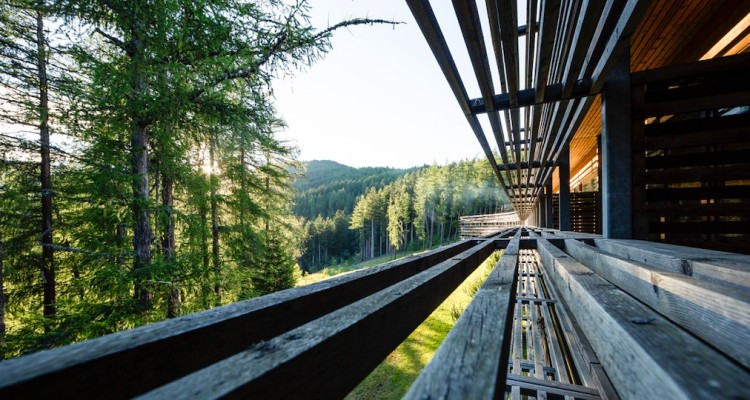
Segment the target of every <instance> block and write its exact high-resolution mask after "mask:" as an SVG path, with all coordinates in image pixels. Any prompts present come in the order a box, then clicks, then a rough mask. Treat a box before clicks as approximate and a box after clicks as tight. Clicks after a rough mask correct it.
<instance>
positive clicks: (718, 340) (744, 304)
mask: <svg viewBox="0 0 750 400" xmlns="http://www.w3.org/2000/svg"><path fill="white" fill-rule="evenodd" d="M565 250H566V251H567V252H568V254H570V255H572V256H573V257H574V258H575V259H577V260H578V261H579V262H580V263H582V264H583V265H585V266H586V267H588V268H589V269H591V270H592V271H594V272H595V273H596V274H598V275H599V276H601V277H602V278H604V279H606V280H608V281H609V282H610V283H612V284H614V285H615V286H617V287H619V288H620V289H622V290H624V291H626V292H627V293H629V294H631V295H632V296H633V297H635V298H637V299H638V300H640V301H641V302H643V303H645V304H647V305H649V306H650V307H651V308H653V309H654V310H656V311H658V312H659V313H660V314H662V315H664V316H665V317H667V318H669V319H670V320H672V321H673V322H675V323H676V324H678V325H680V326H681V327H682V328H684V329H686V330H687V331H689V332H691V333H693V334H694V335H696V336H698V337H700V338H701V339H703V340H705V341H706V342H708V343H710V344H711V345H713V346H714V347H716V348H717V349H719V350H721V351H723V352H724V353H726V354H727V355H728V356H729V357H731V358H733V359H734V360H736V361H737V362H739V363H740V364H742V365H744V366H745V367H748V368H750V347H748V346H747V344H748V343H750V294H748V293H746V292H743V291H739V290H733V289H729V288H726V287H724V286H719V285H716V284H713V283H709V282H704V281H701V280H698V279H693V278H690V277H687V276H685V275H683V274H681V273H673V272H666V271H662V270H659V269H656V268H653V267H651V266H649V265H647V264H644V263H641V262H637V261H633V260H627V259H624V258H620V257H617V256H615V255H613V254H609V253H607V252H604V251H602V250H599V249H597V248H595V247H593V246H590V245H587V244H585V243H581V242H579V241H577V240H573V239H566V240H565Z"/></svg>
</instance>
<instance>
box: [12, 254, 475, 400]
mask: <svg viewBox="0 0 750 400" xmlns="http://www.w3.org/2000/svg"><path fill="white" fill-rule="evenodd" d="M474 243H475V242H474V241H471V240H466V241H462V242H459V243H457V244H455V245H451V246H447V247H443V248H440V249H437V250H435V251H433V252H430V253H428V254H426V255H425V257H410V258H406V259H403V260H399V261H396V262H392V263H386V264H383V265H379V266H376V267H373V268H368V269H363V270H360V271H357V272H354V273H352V274H348V275H346V276H341V277H336V278H332V279H329V280H326V281H323V282H318V283H315V284H312V285H307V286H303V287H299V288H294V289H290V290H285V291H282V292H277V293H274V294H270V295H268V296H263V297H259V298H255V299H250V300H246V301H242V302H237V303H234V304H230V305H226V306H223V307H217V308H214V309H211V310H206V311H202V312H199V313H195V314H190V315H187V316H184V317H181V318H176V319H172V320H167V321H161V322H157V323H153V324H150V325H146V326H142V327H139V328H135V329H130V330H127V331H123V332H118V333H114V334H112V335H108V336H104V337H100V338H96V339H92V340H89V341H86V342H83V343H77V344H73V345H70V346H65V347H61V348H58V349H54V350H48V351H43V352H39V353H34V354H31V355H28V356H25V357H22V358H17V359H12V360H6V361H4V362H2V363H0V398H29V397H32V398H33V397H36V398H75V397H80V396H81V393H86V394H87V395H88V396H92V397H100V398H103V397H107V398H111V397H121V398H129V397H133V396H136V395H138V394H140V393H144V392H146V391H147V390H150V389H153V388H155V387H157V386H160V385H163V384H165V383H167V382H169V381H172V380H174V379H177V378H179V377H181V376H183V375H186V374H188V373H191V372H193V371H196V370H198V369H200V368H203V367H205V366H207V365H210V364H212V363H215V362H217V361H219V360H221V359H224V358H226V357H229V356H231V355H233V354H235V353H237V352H239V351H242V350H244V349H247V347H248V346H250V345H252V344H253V343H257V342H259V341H262V340H267V339H270V338H272V337H274V336H276V335H278V334H280V333H282V332H285V331H287V330H289V329H292V328H293V327H295V326H298V325H302V324H304V323H306V322H309V321H312V320H314V319H316V318H318V317H320V316H322V315H325V314H327V313H329V312H331V311H333V310H336V309H338V308H339V307H342V306H344V305H346V304H350V303H353V302H355V301H358V300H360V299H362V298H364V297H366V296H368V295H370V294H372V293H375V292H377V291H378V290H381V289H383V288H386V287H388V286H390V285H393V284H395V283H397V282H399V281H401V280H404V279H406V278H408V277H411V276H413V275H415V274H417V273H419V272H421V271H424V270H426V269H427V268H429V267H430V266H432V265H434V264H435V263H437V262H441V261H444V260H447V259H449V258H450V257H454V256H457V255H458V254H461V253H462V252H464V251H466V250H467V249H469V248H470V247H472V245H473V244H474ZM282 313H283V315H284V318H279V317H278V316H279V315H280V314H282Z"/></svg>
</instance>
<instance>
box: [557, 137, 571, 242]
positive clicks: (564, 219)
mask: <svg viewBox="0 0 750 400" xmlns="http://www.w3.org/2000/svg"><path fill="white" fill-rule="evenodd" d="M557 171H558V178H559V182H560V221H559V226H560V230H561V231H569V230H570V148H569V147H568V146H564V147H563V150H562V152H561V153H560V156H559V158H558V163H557Z"/></svg>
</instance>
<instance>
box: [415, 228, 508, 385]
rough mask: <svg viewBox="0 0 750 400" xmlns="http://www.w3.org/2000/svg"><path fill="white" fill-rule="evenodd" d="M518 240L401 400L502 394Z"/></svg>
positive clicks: (505, 254)
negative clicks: (403, 399)
mask: <svg viewBox="0 0 750 400" xmlns="http://www.w3.org/2000/svg"><path fill="white" fill-rule="evenodd" d="M518 244H519V239H518V238H516V239H513V240H512V241H511V242H510V244H509V245H508V247H507V248H506V249H505V251H504V252H503V255H502V257H501V258H500V260H499V261H498V263H497V264H496V265H495V268H494V269H493V271H492V272H491V273H490V275H489V277H488V278H487V280H486V281H485V283H484V284H483V285H482V286H481V287H480V288H479V290H478V291H477V293H476V294H475V295H474V298H473V299H472V301H471V303H470V304H469V306H468V307H467V309H466V311H464V312H463V314H461V317H460V318H459V319H458V321H456V325H455V326H454V327H453V329H451V331H450V332H449V333H448V336H447V337H446V338H445V340H444V341H443V343H442V344H441V345H440V347H439V348H438V350H437V352H436V353H435V356H434V357H433V358H432V360H431V361H430V362H429V364H427V366H426V367H425V369H424V370H423V371H422V373H421V374H420V375H419V377H418V378H417V381H416V382H415V383H414V385H412V387H411V389H409V392H408V393H407V394H406V396H405V398H407V399H425V398H435V399H454V398H455V399H471V398H474V399H480V398H483V399H489V398H493V397H499V396H500V394H501V393H503V392H504V391H505V373H506V370H507V359H508V352H509V347H510V329H511V326H512V324H513V319H512V318H513V313H512V312H511V310H512V307H513V303H514V293H513V292H514V288H515V284H516V281H515V275H516V266H517V265H518V252H519V250H518Z"/></svg>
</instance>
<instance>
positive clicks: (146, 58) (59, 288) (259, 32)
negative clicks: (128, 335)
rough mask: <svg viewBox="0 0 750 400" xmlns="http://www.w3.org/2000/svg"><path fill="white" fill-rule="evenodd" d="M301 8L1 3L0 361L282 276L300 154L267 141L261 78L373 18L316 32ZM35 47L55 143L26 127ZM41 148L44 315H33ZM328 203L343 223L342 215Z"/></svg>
mask: <svg viewBox="0 0 750 400" xmlns="http://www.w3.org/2000/svg"><path fill="white" fill-rule="evenodd" d="M308 8H309V6H308V4H307V2H306V1H305V0H302V1H299V2H293V3H288V2H282V1H275V0H272V1H265V2H244V1H235V0H227V1H205V0H197V1H183V0H165V1H159V2H146V1H142V0H136V1H131V0H127V1H126V0H77V1H69V0H59V1H49V2H47V1H33V2H32V1H25V0H10V1H6V2H2V4H0V98H1V99H0V125H2V126H3V127H6V126H7V127H9V129H7V131H6V130H5V129H4V132H2V134H0V177H1V178H2V179H1V180H0V249H2V251H0V277H2V279H0V300H5V299H7V302H4V301H0V327H3V326H5V325H7V331H5V330H2V329H0V358H2V357H4V356H6V355H8V356H17V355H20V354H25V353H28V352H32V351H36V350H40V349H45V348H50V347H54V346H58V345H62V344H65V343H70V342H75V341H80V340H84V339H88V338H91V337H96V336H99V335H103V334H106V333H110V332H115V331H118V330H122V329H127V328H130V327H133V326H138V325H142V324H145V323H149V322H152V321H156V320H160V319H163V318H165V317H170V318H171V317H174V316H177V315H180V314H185V313H189V312H194V311H198V310H203V309H206V308H209V307H213V306H216V305H221V304H226V303H229V302H232V301H236V300H239V299H244V298H248V297H252V296H257V295H261V294H265V293H270V292H273V291H276V290H282V289H286V288H289V287H293V286H294V284H295V276H296V272H295V271H296V270H295V262H294V261H295V259H296V258H298V257H300V256H301V255H302V251H303V242H302V239H301V238H300V237H301V236H303V233H304V232H305V229H306V227H305V225H304V222H303V221H300V220H299V219H297V218H295V217H294V216H293V215H292V212H291V207H292V199H293V191H292V189H293V188H292V183H293V177H292V173H291V171H294V170H296V169H299V168H300V165H299V164H298V163H297V162H296V161H295V157H296V153H295V150H294V149H293V148H290V147H288V146H287V145H285V144H284V143H283V142H281V141H280V140H279V139H278V138H277V137H276V132H277V131H278V130H279V129H281V128H283V126H284V124H283V121H281V120H279V118H278V117H277V112H276V110H275V109H274V106H273V97H272V93H273V90H272V87H271V80H272V77H274V76H277V75H279V74H290V73H293V72H294V71H295V70H296V69H297V68H299V67H303V66H309V65H311V64H312V63H314V62H315V61H316V60H318V59H320V58H321V57H322V56H323V55H324V54H325V53H326V52H327V51H329V50H330V38H331V35H332V33H333V31H335V30H336V29H340V28H343V27H349V26H355V25H362V24H372V23H381V22H385V21H380V20H366V19H353V20H349V21H344V22H343V23H340V24H337V25H335V26H333V27H331V28H326V29H322V30H317V29H315V28H314V27H313V26H311V24H310V21H309V18H308ZM40 19H41V20H43V22H44V23H45V24H46V26H47V27H49V26H55V27H59V29H52V30H51V29H49V28H48V29H47V31H50V32H51V33H50V36H49V37H48V38H47V39H45V40H43V41H42V42H44V43H36V42H35V40H37V39H34V38H36V37H38V36H37V34H36V27H37V22H38V20H40ZM45 41H46V42H45ZM40 49H42V50H40ZM43 49H49V52H47V51H46V50H43ZM39 59H43V60H47V61H48V64H49V68H48V71H47V75H48V76H49V78H50V79H49V82H50V84H49V87H47V89H49V94H50V104H51V106H50V110H52V111H54V113H52V114H51V115H50V126H51V132H52V133H53V134H54V135H53V136H54V141H55V145H54V146H46V145H42V144H41V142H40V141H39V140H36V139H35V138H34V139H30V138H32V137H34V136H33V135H30V134H33V133H34V131H33V129H38V127H39V126H40V123H39V119H40V117H41V116H42V115H43V114H44V113H45V112H46V109H44V108H43V107H40V106H39V104H37V102H38V101H39V100H38V99H39V97H40V95H39V91H40V87H41V86H43V84H42V83H41V82H42V81H41V78H39V77H40V76H41V75H42V74H41V68H42V67H40V66H39V64H41V63H39V62H38V60H39ZM63 135H64V136H65V138H62V136H63ZM46 148H49V150H50V151H51V153H52V164H51V165H52V166H53V168H52V173H51V175H52V181H53V182H54V191H53V192H54V193H52V196H53V198H54V209H53V220H54V232H53V239H52V245H51V246H47V247H45V248H46V249H48V250H49V248H53V249H54V261H55V265H54V269H55V271H56V277H55V286H54V288H53V290H54V291H55V294H56V299H57V300H56V304H54V305H55V306H56V309H57V314H55V315H54V316H49V315H48V316H47V317H46V318H44V317H42V315H41V311H42V304H41V299H42V295H41V293H42V287H43V282H42V281H41V278H40V275H41V274H40V266H41V265H42V263H41V262H40V260H41V256H42V246H41V245H40V241H39V237H40V236H43V235H44V232H42V223H41V220H42V217H41V214H42V213H41V211H40V206H39V203H40V198H41V196H40V193H42V190H41V187H42V186H41V184H40V179H39V176H40V164H41V163H40V162H39V157H40V156H39V154H40V150H43V149H46ZM48 192H49V191H48ZM47 194H49V193H47ZM334 205H336V206H337V207H338V205H337V204H334ZM331 216H332V217H333V218H334V226H339V227H341V226H343V227H344V228H340V229H339V230H338V231H339V232H347V234H350V232H348V230H347V229H345V226H346V225H347V223H348V221H347V218H345V217H344V216H342V215H338V216H337V214H335V213H333V214H332V215H331ZM337 224H338V225H337ZM323 225H324V224H323ZM337 240H338V239H337ZM336 251H337V255H336V257H340V255H339V254H343V253H344V252H343V251H340V250H339V249H336ZM47 282H49V281H47ZM47 286H50V285H47ZM3 294H7V296H2V295H3ZM6 310H7V313H5V311H6ZM5 339H7V340H5Z"/></svg>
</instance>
